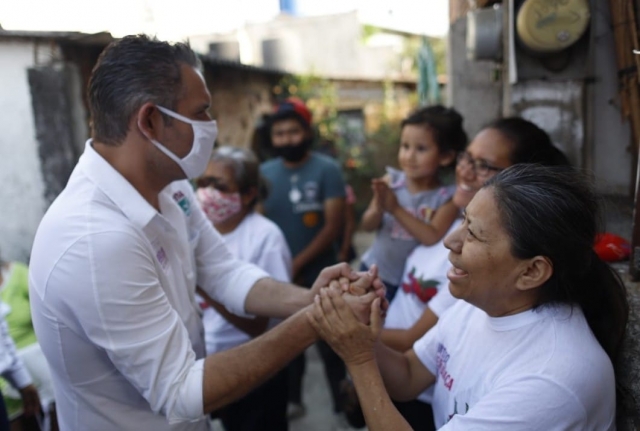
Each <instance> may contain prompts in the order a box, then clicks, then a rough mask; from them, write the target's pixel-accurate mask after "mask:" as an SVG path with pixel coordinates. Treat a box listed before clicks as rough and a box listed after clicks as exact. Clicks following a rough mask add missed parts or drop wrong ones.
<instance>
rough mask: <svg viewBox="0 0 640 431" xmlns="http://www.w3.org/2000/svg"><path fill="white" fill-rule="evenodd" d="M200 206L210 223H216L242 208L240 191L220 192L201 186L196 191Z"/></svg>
mask: <svg viewBox="0 0 640 431" xmlns="http://www.w3.org/2000/svg"><path fill="white" fill-rule="evenodd" d="M196 196H197V197H198V201H199V202H200V207H201V208H202V210H203V211H204V213H205V214H206V215H207V217H208V218H209V220H211V223H213V224H217V223H222V222H223V221H225V220H228V219H229V218H230V217H232V216H234V215H236V214H238V213H239V212H240V210H241V209H242V203H241V202H240V193H237V192H236V193H222V192H221V191H219V190H217V189H214V188H213V187H202V188H199V189H198V190H197V191H196Z"/></svg>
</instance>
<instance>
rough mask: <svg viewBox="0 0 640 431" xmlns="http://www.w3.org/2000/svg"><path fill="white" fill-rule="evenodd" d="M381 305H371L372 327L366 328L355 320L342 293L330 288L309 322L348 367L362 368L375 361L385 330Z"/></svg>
mask: <svg viewBox="0 0 640 431" xmlns="http://www.w3.org/2000/svg"><path fill="white" fill-rule="evenodd" d="M347 295H348V294H347ZM360 298H362V297H360ZM380 301H381V299H380V298H379V297H376V298H375V299H374V300H373V302H372V303H371V308H370V316H369V318H370V324H369V325H365V324H363V323H360V321H358V319H357V318H356V317H355V315H354V314H353V311H352V310H351V308H350V307H349V305H347V301H346V300H345V298H343V297H342V292H341V291H340V290H339V289H335V288H326V289H322V290H321V291H320V295H318V296H316V298H315V300H314V305H313V310H312V311H310V312H308V313H307V318H308V319H309V323H310V324H311V326H313V327H314V328H315V330H316V331H317V332H318V334H319V335H320V337H322V338H323V339H324V340H325V341H326V342H327V343H329V345H330V346H331V348H332V349H333V350H334V351H335V352H336V353H337V354H338V355H339V356H340V357H341V358H342V360H343V361H344V362H345V363H346V364H347V365H359V364H362V363H365V362H368V361H371V360H374V359H375V353H374V345H375V343H376V341H377V340H378V338H379V336H380V332H381V330H382V319H381V315H380Z"/></svg>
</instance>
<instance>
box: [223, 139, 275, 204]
mask: <svg viewBox="0 0 640 431" xmlns="http://www.w3.org/2000/svg"><path fill="white" fill-rule="evenodd" d="M211 160H212V161H216V162H221V163H222V164H224V165H225V166H228V167H229V168H231V170H232V171H233V177H234V179H235V181H236V183H237V184H238V191H239V192H240V194H241V195H243V194H247V193H249V192H251V190H253V189H255V190H256V191H257V196H256V199H254V200H253V201H252V202H251V203H250V207H251V208H252V209H253V208H254V207H255V206H256V204H257V203H258V201H263V200H264V199H266V198H267V194H268V190H267V186H266V183H265V181H264V179H263V178H262V176H261V175H260V162H259V161H258V158H257V157H256V156H255V154H254V153H253V151H251V150H248V149H245V148H238V147H232V146H223V147H219V148H216V149H215V150H214V151H213V153H212V155H211Z"/></svg>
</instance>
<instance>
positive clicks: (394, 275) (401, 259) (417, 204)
mask: <svg viewBox="0 0 640 431" xmlns="http://www.w3.org/2000/svg"><path fill="white" fill-rule="evenodd" d="M387 173H388V174H389V176H390V185H391V189H392V190H393V192H394V193H395V195H396V196H397V198H398V203H399V204H400V206H402V207H403V208H404V209H405V210H407V211H408V212H409V213H411V214H413V215H414V216H415V217H417V218H419V219H420V220H423V221H425V222H428V221H429V220H431V217H432V216H433V213H434V212H435V211H436V210H437V209H438V208H439V207H440V206H442V205H443V204H445V203H446V202H448V201H449V200H451V197H452V196H453V192H454V191H455V186H442V187H439V188H436V189H433V190H427V191H423V192H418V193H415V194H411V193H410V192H409V190H407V185H406V177H405V175H404V173H403V172H402V171H398V170H397V169H392V168H387ZM418 244H419V242H418V240H417V239H415V238H414V237H413V236H411V234H410V233H409V232H407V231H406V230H405V229H404V228H403V227H402V225H401V224H400V223H399V222H398V221H397V220H396V219H395V218H394V217H393V216H392V215H391V214H389V213H386V212H385V213H384V216H383V217H382V224H381V225H380V228H379V229H378V233H377V234H376V238H375V240H374V241H373V244H372V245H371V247H369V249H368V250H367V251H366V252H365V253H364V255H363V256H362V262H363V263H364V264H365V265H367V266H371V265H373V264H376V265H378V268H379V274H380V278H381V279H382V280H384V281H385V282H386V283H388V284H391V285H394V286H397V285H399V284H400V282H401V281H402V271H403V270H404V263H405V260H406V259H407V256H409V253H411V251H412V250H413V249H414V248H415V247H416V246H417V245H418Z"/></svg>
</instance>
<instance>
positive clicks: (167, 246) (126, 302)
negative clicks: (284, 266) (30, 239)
mask: <svg viewBox="0 0 640 431" xmlns="http://www.w3.org/2000/svg"><path fill="white" fill-rule="evenodd" d="M159 206H160V210H161V211H160V212H158V211H156V210H155V209H154V208H153V207H152V206H151V205H150V204H149V203H148V202H147V201H146V200H144V198H143V197H142V196H141V195H140V194H139V193H138V192H137V191H136V190H135V189H134V188H133V186H132V185H131V184H130V183H129V182H128V181H127V180H126V179H125V178H124V177H123V176H121V175H120V174H119V173H118V172H117V171H116V170H115V169H114V168H113V167H112V166H111V165H110V164H109V163H107V162H106V161H105V160H104V159H103V158H102V157H101V156H100V155H99V154H98V153H96V152H95V150H94V149H93V148H92V146H91V141H88V142H87V145H86V147H85V152H84V154H83V155H82V157H81V158H80V161H79V162H78V165H77V166H76V167H75V169H74V171H73V173H72V174H71V178H70V179H69V182H68V184H67V186H66V188H65V189H64V190H63V192H62V193H61V194H60V196H59V197H58V198H57V199H56V200H55V201H54V203H53V204H52V205H51V207H50V208H49V210H48V211H47V213H46V214H45V216H44V218H43V220H42V222H41V224H40V227H39V228H38V232H37V233H36V237H35V240H34V246H33V251H32V255H31V263H30V268H29V270H30V271H29V284H30V295H31V305H32V315H33V322H34V327H35V330H36V334H37V336H38V340H40V344H41V346H42V351H43V352H44V354H45V356H46V357H47V360H48V361H49V364H50V366H51V371H52V377H53V383H54V390H55V396H56V404H57V411H58V420H59V422H60V427H61V429H63V430H79V431H84V430H154V431H156V430H168V429H171V430H205V429H207V427H208V422H207V420H206V419H205V418H204V416H203V397H202V394H203V388H202V385H203V362H204V361H203V360H202V359H201V358H202V357H203V356H204V344H203V327H202V322H201V319H200V315H199V311H198V307H197V304H196V302H195V288H196V284H197V285H198V286H200V287H201V288H202V289H203V290H205V291H206V292H207V293H208V294H209V295H210V296H211V297H212V298H214V299H216V300H218V301H219V302H221V303H223V304H224V305H225V306H226V307H227V308H228V309H229V310H231V311H232V312H234V313H237V314H241V315H243V314H244V302H245V299H246V296H247V294H248V292H249V290H250V289H251V288H252V286H253V285H254V284H255V283H256V281H258V280H259V279H260V278H263V277H266V276H267V274H266V273H265V272H264V271H262V270H260V269H259V268H257V267H255V266H253V265H250V264H246V263H243V262H240V261H238V260H236V259H235V258H233V256H232V255H231V254H230V253H229V251H228V250H227V248H226V247H225V245H224V243H223V241H222V239H221V237H220V235H219V234H218V233H217V232H216V231H215V230H214V228H213V227H212V226H211V223H210V222H209V220H208V219H207V218H206V217H205V215H204V214H203V213H202V210H201V209H200V208H199V206H198V204H197V201H196V199H195V196H194V194H193V191H192V189H191V186H190V184H189V183H188V182H187V181H179V182H175V183H173V184H170V185H169V186H168V187H167V188H165V189H164V190H163V191H162V192H161V193H160V195H159ZM169 424H172V426H170V425H169Z"/></svg>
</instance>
